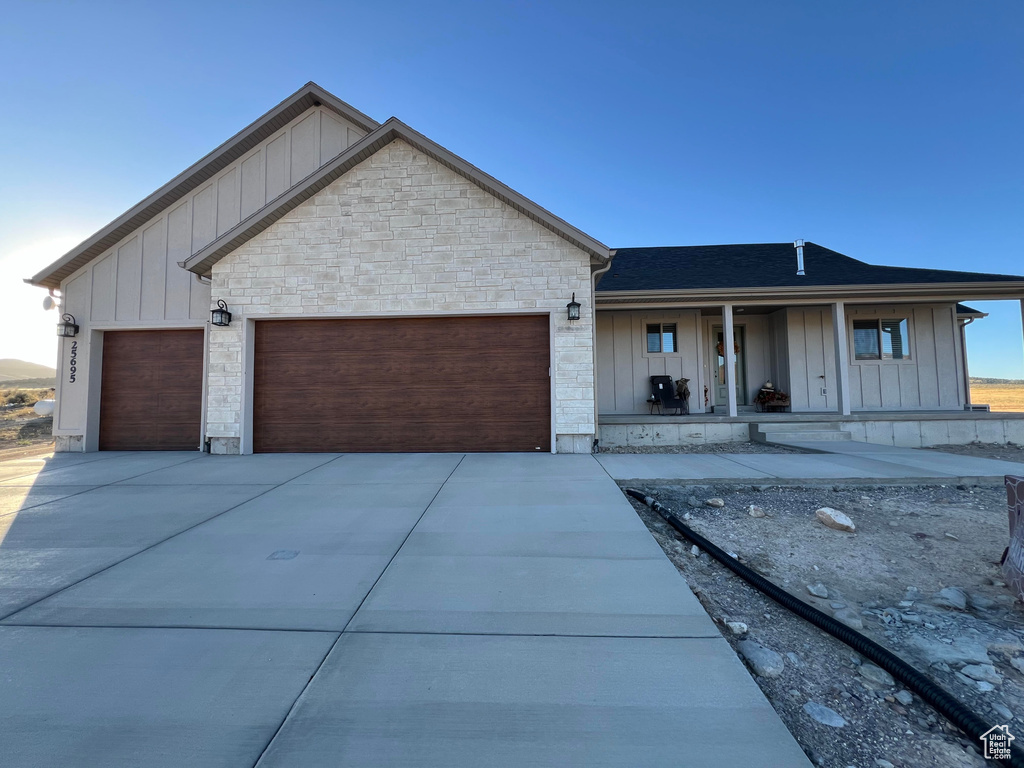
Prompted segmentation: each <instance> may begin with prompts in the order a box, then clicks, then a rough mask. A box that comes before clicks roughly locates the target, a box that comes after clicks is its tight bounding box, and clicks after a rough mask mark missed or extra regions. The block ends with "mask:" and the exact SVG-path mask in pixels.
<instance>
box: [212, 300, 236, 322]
mask: <svg viewBox="0 0 1024 768" xmlns="http://www.w3.org/2000/svg"><path fill="white" fill-rule="evenodd" d="M210 322H211V323H213V324H214V325H231V313H230V312H228V305H227V304H225V303H224V300H223V299H221V300H219V301H218V302H217V308H216V309H215V310H213V311H212V312H210Z"/></svg>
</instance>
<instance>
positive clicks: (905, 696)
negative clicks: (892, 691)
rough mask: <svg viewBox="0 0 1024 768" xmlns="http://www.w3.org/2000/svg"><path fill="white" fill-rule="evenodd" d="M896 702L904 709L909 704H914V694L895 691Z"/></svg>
mask: <svg viewBox="0 0 1024 768" xmlns="http://www.w3.org/2000/svg"><path fill="white" fill-rule="evenodd" d="M896 701H898V702H899V703H900V704H902V705H903V706H905V707H909V706H910V705H911V704H913V703H914V694H912V693H911V692H910V691H897V693H896Z"/></svg>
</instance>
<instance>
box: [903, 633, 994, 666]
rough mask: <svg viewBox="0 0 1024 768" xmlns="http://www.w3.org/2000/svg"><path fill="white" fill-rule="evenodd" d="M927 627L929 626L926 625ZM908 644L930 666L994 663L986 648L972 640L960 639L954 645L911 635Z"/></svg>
mask: <svg viewBox="0 0 1024 768" xmlns="http://www.w3.org/2000/svg"><path fill="white" fill-rule="evenodd" d="M925 626H928V625H927V624H925ZM933 627H934V625H933ZM906 643H907V645H908V646H909V647H910V648H912V649H913V650H915V651H917V653H918V655H920V656H921V657H922V658H923V659H924V660H925V661H927V662H928V663H929V664H936V663H944V664H990V663H991V662H992V660H991V659H990V658H989V656H988V650H987V649H986V648H985V646H984V645H982V644H981V643H978V642H973V641H971V640H964V639H961V638H958V639H956V640H954V641H953V642H952V643H943V642H942V641H940V640H932V639H931V638H927V637H921V636H920V635H911V636H910V637H908V638H907V640H906Z"/></svg>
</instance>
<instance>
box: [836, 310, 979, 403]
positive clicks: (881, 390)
mask: <svg viewBox="0 0 1024 768" xmlns="http://www.w3.org/2000/svg"><path fill="white" fill-rule="evenodd" d="M846 316H847V323H848V325H849V327H848V334H849V339H850V406H851V408H854V409H857V410H865V411H873V410H879V411H887V410H918V409H919V410H945V409H952V410H959V409H962V408H963V406H964V402H965V397H964V394H965V393H964V383H963V350H962V349H961V346H960V342H961V339H960V333H959V328H958V327H957V317H956V305H954V304H914V305H875V306H849V307H847V308H846ZM874 319H881V320H902V319H906V320H907V327H908V330H907V333H908V336H909V341H910V355H909V357H908V358H906V359H904V360H857V359H856V358H855V355H854V350H853V321H854V320H874ZM830 331H831V324H830Z"/></svg>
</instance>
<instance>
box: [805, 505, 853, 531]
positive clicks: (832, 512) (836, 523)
mask: <svg viewBox="0 0 1024 768" xmlns="http://www.w3.org/2000/svg"><path fill="white" fill-rule="evenodd" d="M814 516H815V517H817V518H818V521H819V522H821V524H822V525H825V526H827V527H829V528H832V529H833V530H836V531H849V532H851V533H852V532H853V531H856V530H857V526H855V525H854V524H853V520H851V519H850V518H849V516H848V515H846V514H845V513H843V512H840V511H839V510H838V509H832V507H821V508H820V509H818V510H815V512H814Z"/></svg>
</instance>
